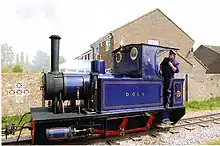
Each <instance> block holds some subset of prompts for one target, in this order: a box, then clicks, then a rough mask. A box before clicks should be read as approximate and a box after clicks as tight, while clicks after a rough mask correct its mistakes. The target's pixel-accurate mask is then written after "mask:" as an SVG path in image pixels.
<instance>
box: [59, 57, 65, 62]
mask: <svg viewBox="0 0 220 146" xmlns="http://www.w3.org/2000/svg"><path fill="white" fill-rule="evenodd" d="M64 62H66V60H65V58H64V57H63V56H60V57H59V64H62V63H64Z"/></svg>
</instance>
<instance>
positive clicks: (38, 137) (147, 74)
mask: <svg viewBox="0 0 220 146" xmlns="http://www.w3.org/2000/svg"><path fill="white" fill-rule="evenodd" d="M50 39H51V71H50V72H48V73H44V74H43V77H42V81H43V82H42V83H43V84H42V87H43V96H44V99H45V100H48V101H49V105H48V107H37V108H36V107H35V108H31V116H32V121H31V124H32V144H46V143H47V142H51V141H54V140H60V139H62V138H63V139H76V138H79V137H84V138H96V137H100V136H103V137H106V136H114V135H117V136H123V135H125V134H126V133H130V132H138V131H146V130H148V129H149V128H152V127H154V126H155V125H157V124H159V123H162V122H163V120H165V119H166V120H170V121H171V122H173V123H174V124H175V123H177V122H178V121H179V120H180V119H181V118H182V117H183V116H184V115H185V107H184V106H183V96H182V95H183V81H184V79H182V78H175V79H174V81H173V85H172V93H171V94H172V97H171V98H172V99H171V101H173V102H171V104H172V105H171V108H169V109H165V108H164V107H163V104H162V100H163V92H162V91H163V90H162V89H163V85H162V82H163V79H162V78H161V77H160V75H159V73H158V72H159V70H158V64H157V62H156V58H157V53H158V52H159V51H161V50H162V51H169V50H176V49H175V48H166V47H162V46H154V45H148V44H130V45H126V46H124V47H120V48H118V49H116V50H115V51H113V52H112V55H113V60H114V65H113V73H105V61H104V60H93V61H92V62H91V72H90V73H89V74H87V73H83V74H79V73H65V72H59V43H60V39H61V38H60V37H59V36H56V35H53V36H51V37H50ZM65 101H68V103H69V102H70V105H69V104H65Z"/></svg>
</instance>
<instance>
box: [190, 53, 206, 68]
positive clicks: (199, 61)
mask: <svg viewBox="0 0 220 146" xmlns="http://www.w3.org/2000/svg"><path fill="white" fill-rule="evenodd" d="M193 58H194V59H195V60H196V61H197V62H198V63H199V64H201V65H202V66H203V67H204V68H205V69H206V70H209V68H208V67H207V66H206V65H205V64H204V63H202V61H201V60H199V59H198V58H197V57H196V56H195V55H193Z"/></svg>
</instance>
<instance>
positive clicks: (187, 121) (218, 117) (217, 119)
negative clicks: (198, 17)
mask: <svg viewBox="0 0 220 146" xmlns="http://www.w3.org/2000/svg"><path fill="white" fill-rule="evenodd" d="M207 122H213V123H215V124H220V113H215V114H209V115H203V116H197V117H190V118H184V119H181V120H180V121H179V122H178V123H177V124H175V125H172V124H171V123H165V124H161V125H158V126H156V127H155V128H154V129H152V130H150V131H146V132H139V133H131V134H126V135H125V136H123V137H107V138H106V139H105V140H103V139H91V140H84V141H83V144H88V145H90V144H91V145H94V144H96V143H105V144H108V145H119V144H120V143H119V142H118V141H126V140H132V141H141V140H142V138H141V137H142V136H146V135H148V136H150V137H153V138H156V137H157V136H158V133H159V132H167V131H170V132H171V133H172V129H176V128H185V129H187V130H193V129H195V128H194V127H193V126H194V125H197V126H201V127H208V123H207ZM174 133H176V132H173V134H174ZM16 140H17V137H13V138H8V139H7V140H5V139H2V145H12V144H18V145H22V144H30V143H31V137H30V136H21V137H20V140H19V141H18V142H16ZM61 144H65V145H68V144H71V145H72V144H82V141H74V142H73V141H65V142H62V143H61Z"/></svg>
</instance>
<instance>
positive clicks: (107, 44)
mask: <svg viewBox="0 0 220 146" xmlns="http://www.w3.org/2000/svg"><path fill="white" fill-rule="evenodd" d="M110 48H111V39H107V40H106V41H105V52H107V51H110Z"/></svg>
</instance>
